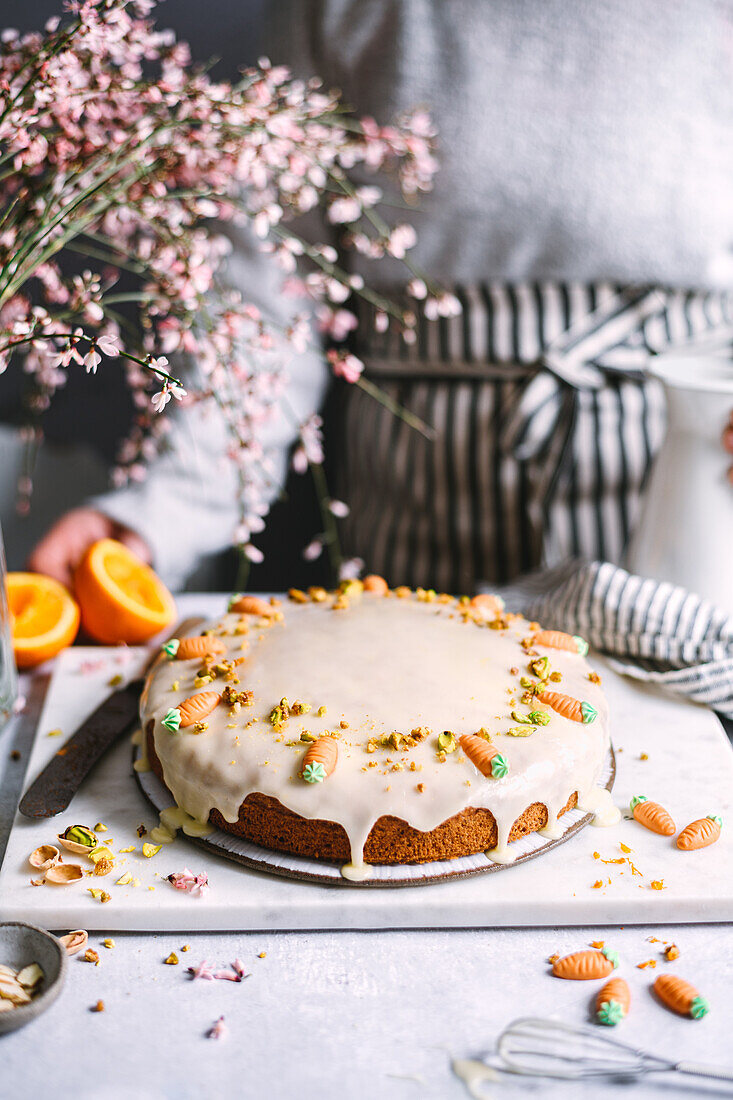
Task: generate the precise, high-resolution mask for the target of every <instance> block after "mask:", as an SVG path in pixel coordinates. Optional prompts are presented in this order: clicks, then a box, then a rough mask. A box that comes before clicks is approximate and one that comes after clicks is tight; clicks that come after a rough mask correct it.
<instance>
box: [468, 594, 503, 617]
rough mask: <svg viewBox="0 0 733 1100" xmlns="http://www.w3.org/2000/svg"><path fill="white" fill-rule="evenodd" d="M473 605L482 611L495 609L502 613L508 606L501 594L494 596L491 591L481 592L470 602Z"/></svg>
mask: <svg viewBox="0 0 733 1100" xmlns="http://www.w3.org/2000/svg"><path fill="white" fill-rule="evenodd" d="M470 606H471V607H477V608H478V609H479V610H480V611H493V612H494V614H495V615H500V614H501V613H502V611H503V610H504V607H505V606H506V605H505V603H504V601H503V600H502V598H501V596H494V595H492V594H491V593H489V592H479V594H478V596H474V597H473V599H472V600H471V603H470Z"/></svg>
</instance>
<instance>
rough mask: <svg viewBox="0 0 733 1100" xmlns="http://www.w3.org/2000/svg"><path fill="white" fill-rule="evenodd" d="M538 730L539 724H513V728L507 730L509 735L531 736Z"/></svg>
mask: <svg viewBox="0 0 733 1100" xmlns="http://www.w3.org/2000/svg"><path fill="white" fill-rule="evenodd" d="M536 732H537V726H512V727H511V729H508V730H505V733H506V734H507V736H508V737H529V736H530V735H531V734H533V733H536Z"/></svg>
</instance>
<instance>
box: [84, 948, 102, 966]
mask: <svg viewBox="0 0 733 1100" xmlns="http://www.w3.org/2000/svg"><path fill="white" fill-rule="evenodd" d="M82 958H83V959H84V962H87V963H94V965H95V966H99V955H98V953H97V952H96V951H95V950H94V948H93V947H88V948H87V949H86V951H85V952H84V954H83V955H82Z"/></svg>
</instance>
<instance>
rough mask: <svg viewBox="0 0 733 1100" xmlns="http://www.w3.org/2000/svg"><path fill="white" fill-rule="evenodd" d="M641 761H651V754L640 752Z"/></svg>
mask: <svg viewBox="0 0 733 1100" xmlns="http://www.w3.org/2000/svg"><path fill="white" fill-rule="evenodd" d="M639 759H640V760H648V759H649V753H648V752H640V753H639Z"/></svg>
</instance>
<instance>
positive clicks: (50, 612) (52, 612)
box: [7, 573, 79, 668]
mask: <svg viewBox="0 0 733 1100" xmlns="http://www.w3.org/2000/svg"><path fill="white" fill-rule="evenodd" d="M7 588H8V604H9V607H10V617H11V622H12V630H13V652H14V654H15V663H16V664H17V666H18V668H33V667H34V666H35V665H40V664H41V663H42V662H43V661H48V660H50V658H51V657H55V656H56V654H57V653H60V652H61V650H62V649H66V647H67V646H69V645H71V643H72V642H73V641H74V638H75V637H76V632H77V630H78V629H79V606H78V604H77V602H76V600H74V599H73V598H72V596H71V595H70V594H69V592H67V590H66V589H65V588H64V586H63V585H62V584H59V582H58V581H55V580H53V579H52V578H51V577H44V576H43V575H42V574H41V573H8V581H7Z"/></svg>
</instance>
